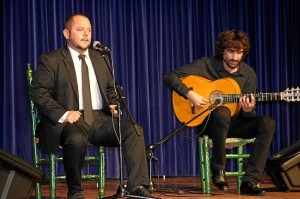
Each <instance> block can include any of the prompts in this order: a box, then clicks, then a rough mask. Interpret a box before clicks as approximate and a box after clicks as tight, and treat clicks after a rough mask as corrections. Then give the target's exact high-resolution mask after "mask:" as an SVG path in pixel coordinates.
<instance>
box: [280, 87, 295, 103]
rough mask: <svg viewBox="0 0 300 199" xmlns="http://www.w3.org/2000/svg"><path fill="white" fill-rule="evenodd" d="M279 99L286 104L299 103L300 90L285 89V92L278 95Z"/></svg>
mask: <svg viewBox="0 0 300 199" xmlns="http://www.w3.org/2000/svg"><path fill="white" fill-rule="evenodd" d="M280 95H281V99H282V100H285V101H287V102H299V101H300V89H299V87H297V88H291V89H289V88H287V89H286V90H285V91H283V92H281V93H280Z"/></svg>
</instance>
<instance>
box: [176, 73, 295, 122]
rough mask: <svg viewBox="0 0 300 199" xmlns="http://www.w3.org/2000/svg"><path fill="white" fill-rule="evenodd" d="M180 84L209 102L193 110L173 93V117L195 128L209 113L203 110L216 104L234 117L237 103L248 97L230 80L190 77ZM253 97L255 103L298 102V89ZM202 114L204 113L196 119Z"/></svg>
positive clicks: (187, 101) (256, 94)
mask: <svg viewBox="0 0 300 199" xmlns="http://www.w3.org/2000/svg"><path fill="white" fill-rule="evenodd" d="M182 82H183V83H184V84H185V85H186V86H187V87H188V88H190V89H192V90H194V91H195V92H196V93H198V94H200V95H202V96H203V97H205V98H206V99H208V100H209V102H208V103H206V105H205V107H203V108H195V107H194V106H193V104H192V103H191V101H190V100H189V99H185V98H183V97H182V96H180V95H178V94H177V93H176V92H175V91H173V94H172V98H173V99H172V101H173V108H174V112H175V115H176V117H177V118H178V120H179V121H180V122H184V123H187V126H197V125H199V124H201V123H202V122H203V120H204V119H205V118H206V116H207V115H208V114H209V113H210V111H205V110H207V109H208V108H209V107H212V106H213V105H214V104H215V103H216V102H217V104H218V106H226V107H227V108H229V109H230V111H231V116H235V115H236V114H237V113H238V112H239V111H240V109H241V105H240V103H239V100H240V98H241V97H242V96H244V95H247V96H250V94H241V89H240V87H239V85H238V83H237V82H236V81H235V80H234V79H232V78H222V79H218V80H215V81H211V80H208V79H206V78H203V77H199V76H194V75H191V76H187V77H185V78H182ZM253 95H254V97H255V100H256V101H257V102H262V101H280V100H284V101H287V102H295V101H300V91H299V87H297V88H296V89H295V88H292V89H286V90H285V91H283V92H275V93H254V94H253ZM202 112H204V113H203V114H202V115H200V116H199V117H198V115H199V114H200V113H202ZM196 116H197V117H196ZM195 117H196V118H195ZM191 120H192V121H191Z"/></svg>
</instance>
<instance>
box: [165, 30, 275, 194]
mask: <svg viewBox="0 0 300 199" xmlns="http://www.w3.org/2000/svg"><path fill="white" fill-rule="evenodd" d="M249 50H250V43H249V39H248V36H247V35H246V34H245V33H244V32H241V31H237V30H227V31H224V32H222V33H221V34H220V35H219V36H218V38H217V40H216V48H215V51H216V55H215V56H214V57H203V58H201V59H197V60H195V61H193V62H192V63H190V64H188V65H184V66H182V67H179V68H177V69H176V70H174V71H172V72H169V73H167V74H166V75H165V77H164V82H165V84H166V85H167V86H169V87H170V88H171V89H172V90H174V91H175V92H176V93H178V94H179V95H180V96H182V97H184V98H186V99H189V100H190V101H191V102H192V103H193V104H194V106H195V107H196V108H203V107H204V106H205V105H206V103H207V102H208V99H206V98H205V97H203V96H201V95H200V94H198V93H196V92H195V91H193V90H191V89H189V88H188V87H187V86H186V85H185V84H183V83H182V81H181V78H183V77H186V76H189V75H197V76H201V77H204V78H206V79H209V80H212V81H214V80H217V79H220V78H227V77H230V78H232V79H234V80H235V81H236V82H237V83H238V85H239V86H240V89H241V91H242V93H255V91H256V74H255V72H254V70H253V69H252V68H251V67H250V66H249V65H247V64H246V63H245V62H243V61H244V59H245V57H246V56H247V54H248V53H249ZM203 89H205V88H203ZM239 102H240V104H241V111H240V112H239V114H238V115H237V116H234V117H231V113H230V110H229V108H227V107H225V106H221V105H220V106H217V107H216V108H215V109H214V110H213V111H212V113H211V115H210V117H209V118H208V117H207V118H206V119H205V120H204V121H203V122H202V124H200V125H199V127H202V128H204V126H205V124H206V122H207V125H206V127H205V129H204V133H205V134H207V135H209V137H210V138H211V139H212V141H213V143H214V147H213V149H212V158H211V168H212V175H213V183H214V184H215V185H216V186H217V187H218V188H219V189H221V190H224V191H227V190H228V183H227V179H226V177H225V170H224V169H225V163H226V158H225V155H226V154H225V139H226V138H228V137H239V138H246V139H248V138H256V139H255V142H254V144H253V147H252V151H251V155H250V158H249V159H248V161H247V165H245V175H244V176H243V178H242V184H241V187H240V191H241V194H242V195H253V196H262V195H264V194H265V192H264V191H262V190H261V189H260V188H259V187H258V183H259V181H260V179H261V177H262V174H263V171H264V168H265V163H266V159H267V155H268V151H269V148H270V145H271V142H272V138H273V135H274V131H275V121H274V120H273V119H272V118H271V117H269V116H258V115H257V114H256V111H255V98H254V95H253V94H251V95H250V96H249V97H248V96H243V97H241V98H240V100H239ZM207 120H208V121H207Z"/></svg>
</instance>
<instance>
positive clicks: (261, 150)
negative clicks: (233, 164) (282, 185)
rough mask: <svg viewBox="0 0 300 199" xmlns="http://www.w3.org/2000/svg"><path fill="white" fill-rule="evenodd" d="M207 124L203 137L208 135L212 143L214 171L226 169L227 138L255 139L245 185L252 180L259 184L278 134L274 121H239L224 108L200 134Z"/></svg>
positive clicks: (217, 109) (217, 112)
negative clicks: (275, 135) (272, 144)
mask: <svg viewBox="0 0 300 199" xmlns="http://www.w3.org/2000/svg"><path fill="white" fill-rule="evenodd" d="M207 120H208V122H207V126H206V128H205V130H204V134H207V135H209V137H210V138H211V139H212V141H213V149H212V159H211V167H212V169H214V170H222V169H225V164H226V157H225V156H226V153H225V139H226V138H230V137H232V138H235V137H236V138H246V139H247V138H256V139H255V142H254V144H253V146H252V149H251V153H250V158H249V159H248V161H247V164H246V165H245V175H244V176H243V181H251V180H253V181H255V182H256V183H257V182H258V181H259V180H260V179H261V177H262V174H263V171H264V168H265V163H266V160H267V156H268V152H269V148H270V145H271V142H272V139H273V135H274V132H275V121H274V120H273V119H272V118H271V117H268V116H255V117H236V118H234V119H232V118H231V116H230V110H229V109H228V108H227V107H224V106H220V107H217V108H216V109H215V110H213V111H212V113H211V115H210V117H207V118H206V120H205V121H204V122H203V123H202V124H201V125H200V130H201V128H204V126H205V123H206V121H207Z"/></svg>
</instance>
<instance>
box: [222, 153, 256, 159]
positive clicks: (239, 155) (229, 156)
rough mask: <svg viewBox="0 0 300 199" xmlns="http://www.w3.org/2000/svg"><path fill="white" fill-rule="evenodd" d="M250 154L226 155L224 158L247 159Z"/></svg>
mask: <svg viewBox="0 0 300 199" xmlns="http://www.w3.org/2000/svg"><path fill="white" fill-rule="evenodd" d="M249 157H250V154H226V158H229V159H230V158H232V159H233V158H249Z"/></svg>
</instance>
